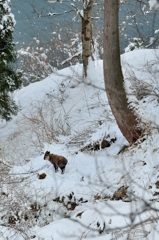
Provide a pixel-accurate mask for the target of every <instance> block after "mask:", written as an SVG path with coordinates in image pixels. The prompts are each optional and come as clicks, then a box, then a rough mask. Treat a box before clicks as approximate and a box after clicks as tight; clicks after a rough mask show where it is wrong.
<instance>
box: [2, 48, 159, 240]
mask: <svg viewBox="0 0 159 240" xmlns="http://www.w3.org/2000/svg"><path fill="white" fill-rule="evenodd" d="M158 59H159V50H157V49H156V50H145V49H140V50H135V51H131V52H128V53H125V54H123V55H122V56H121V62H122V69H123V74H124V78H125V89H126V92H127V94H128V95H127V97H128V101H129V103H130V106H131V107H133V109H134V111H135V112H136V114H137V116H138V117H139V118H140V119H141V123H140V124H143V125H144V126H146V129H147V132H146V133H145V134H144V133H143V140H141V141H139V142H138V143H136V144H134V145H132V146H129V144H128V142H127V141H126V139H125V138H124V137H123V135H122V134H121V132H120V130H119V128H118V126H117V124H116V121H115V119H114V116H113V115H112V113H111V110H110V107H109V104H108V100H107V97H106V93H105V90H104V80H103V62H102V61H101V60H99V61H95V62H92V61H91V60H89V66H88V76H87V79H83V78H82V66H81V65H80V64H77V65H75V66H71V67H69V68H66V69H63V70H60V71H57V72H54V73H53V74H51V75H50V76H48V77H47V78H46V79H44V80H42V81H40V82H36V83H33V84H30V85H29V86H27V87H23V88H22V89H20V90H18V91H16V92H15V94H14V99H15V100H16V103H17V104H18V106H19V107H20V111H19V113H18V115H17V116H15V117H13V119H12V121H10V122H7V123H5V122H4V121H2V122H0V134H1V139H0V146H1V151H0V156H1V161H3V162H4V163H5V164H7V165H9V166H10V171H9V174H10V176H15V177H16V179H19V180H21V182H20V183H19V185H18V193H21V194H20V195H21V196H20V195H18V196H19V199H20V200H19V201H22V200H21V198H22V197H23V198H24V199H25V200H23V201H22V202H23V204H22V205H24V206H21V211H19V214H20V216H21V217H22V216H23V215H24V213H26V212H27V214H28V220H26V221H25V225H26V224H30V225H29V230H30V231H31V236H34V239H35V240H39V239H42V240H52V239H55V240H64V239H70V240H76V239H89V240H93V239H99V240H113V239H114V240H115V239H118V240H124V239H125V240H126V239H128V237H129V239H140V240H141V239H148V240H157V239H158V237H159V235H158V230H159V225H158V210H159V204H158V195H157V194H155V193H156V192H158V189H157V187H156V186H157V185H156V183H157V181H158V170H159V164H158V162H159V133H158V125H159V116H158V112H159V103H158V99H159V92H158V91H159V80H158V79H159V69H158ZM142 87H144V89H146V90H147V91H148V93H149V94H148V93H147V92H146V91H144V93H145V94H144V93H142ZM137 89H140V91H139V92H138V91H137ZM103 139H106V140H107V141H109V142H111V144H110V146H109V147H106V148H103V147H102V142H103ZM97 143H98V150H92V149H91V147H92V146H95V144H97ZM125 145H126V146H127V147H128V148H126V150H125V151H124V152H123V153H120V154H119V151H120V150H121V148H122V147H123V146H125ZM47 150H48V151H50V152H51V153H54V154H59V155H62V156H65V157H66V158H67V159H68V164H67V165H66V170H65V173H64V174H61V171H58V172H57V173H55V171H54V168H53V165H51V164H50V163H49V162H48V161H44V160H43V156H44V152H45V151H47ZM43 173H45V174H46V177H45V178H44V179H39V177H38V176H39V175H40V174H43ZM122 186H128V190H127V195H128V196H127V198H125V199H123V200H113V198H112V197H113V194H114V193H115V191H117V190H118V189H119V187H122ZM14 189H16V187H15V188H14V185H11V186H10V187H8V185H7V184H4V190H5V192H6V194H8V199H10V198H11V199H12V201H13V200H14V199H15V197H14V198H13V197H12V196H16V194H17V191H16V193H14V194H13V191H14ZM35 203H36V204H35ZM33 206H35V207H37V209H36V211H33ZM33 214H34V216H35V214H36V215H37V216H38V217H37V218H36V219H35V217H33ZM1 221H2V220H1ZM1 228H2V230H0V231H4V227H1ZM12 231H13V230H12ZM5 234H6V235H7V232H6V231H4V235H5ZM13 239H14V238H13ZM15 239H18V240H21V239H23V237H22V236H21V235H18V237H17V235H16V238H15Z"/></svg>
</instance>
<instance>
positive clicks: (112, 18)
mask: <svg viewBox="0 0 159 240" xmlns="http://www.w3.org/2000/svg"><path fill="white" fill-rule="evenodd" d="M118 7H119V2H118V0H105V2H104V8H105V10H104V56H103V59H104V61H103V62H104V81H105V88H106V93H107V97H108V101H109V105H110V107H111V110H112V112H113V115H114V117H115V119H116V122H117V124H118V126H119V128H120V130H121V132H122V133H123V135H124V137H125V138H126V139H127V140H128V142H129V143H130V144H132V143H134V142H135V141H136V140H137V139H138V138H139V137H140V135H141V131H140V130H139V128H138V126H137V125H138V121H137V118H136V116H135V115H134V112H133V110H132V109H130V108H129V106H128V101H127V97H126V92H125V89H124V78H123V74H122V70H121V63H120V48H119V30H118Z"/></svg>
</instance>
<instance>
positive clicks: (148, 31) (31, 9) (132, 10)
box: [11, 0, 159, 49]
mask: <svg viewBox="0 0 159 240" xmlns="http://www.w3.org/2000/svg"><path fill="white" fill-rule="evenodd" d="M11 2H12V13H13V14H14V15H15V20H16V22H17V23H16V27H15V32H14V41H15V42H19V43H20V44H22V43H23V42H25V43H26V44H28V43H29V42H30V41H31V40H32V39H33V37H37V38H39V37H40V38H41V39H43V41H45V40H47V39H49V37H50V34H49V33H50V29H51V31H52V32H53V31H54V29H55V27H56V26H57V24H59V28H63V29H64V30H63V31H65V28H64V26H65V24H66V25H67V26H69V25H70V26H71V24H72V22H73V27H74V28H75V29H77V28H79V31H80V24H81V22H80V18H79V17H76V18H75V20H74V21H73V20H72V19H73V17H75V14H74V13H70V14H62V15H60V16H56V17H55V16H54V17H45V15H46V14H47V13H48V12H54V13H62V12H64V11H69V10H70V9H72V10H73V8H71V2H73V1H69V0H67V1H66V0H65V1H63V3H60V2H57V3H49V2H47V1H46V0H11ZM77 2H78V1H77ZM77 2H74V4H75V5H76V4H77ZM82 2H83V1H82V0H81V9H82ZM144 2H145V3H146V5H145V7H147V10H148V9H149V8H148V0H145V1H144ZM78 4H79V6H80V3H78ZM94 11H96V10H94ZM36 12H37V13H38V14H41V15H43V17H38V14H37V13H36ZM95 14H96V13H95ZM158 15H159V14H158V12H157V13H154V12H152V13H150V14H148V15H146V14H145V10H144V5H143V4H142V5H141V3H139V1H138V2H137V1H136V0H129V2H128V3H127V4H122V5H120V10H119V23H120V24H121V23H123V22H124V25H123V26H122V27H121V29H124V30H123V31H124V32H123V34H122V35H121V38H120V43H121V49H124V48H125V47H126V46H127V44H128V43H129V41H130V39H131V37H138V36H139V35H141V36H140V37H141V38H142V37H143V38H144V37H147V41H149V37H150V36H151V35H152V32H153V31H154V30H155V29H158V28H159V17H158ZM130 16H132V17H130ZM133 16H135V17H134V19H133ZM100 17H101V18H102V19H103V12H102V13H101V14H100ZM153 21H154V24H152V22H153ZM97 25H98V26H100V27H101V33H102V32H103V20H100V21H99V22H97Z"/></svg>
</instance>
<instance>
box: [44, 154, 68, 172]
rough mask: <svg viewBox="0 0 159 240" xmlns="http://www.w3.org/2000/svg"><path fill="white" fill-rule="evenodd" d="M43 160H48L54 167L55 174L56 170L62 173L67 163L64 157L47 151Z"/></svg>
mask: <svg viewBox="0 0 159 240" xmlns="http://www.w3.org/2000/svg"><path fill="white" fill-rule="evenodd" d="M44 160H48V161H50V162H51V163H52V164H53V165H54V168H55V172H57V171H58V168H60V169H61V173H62V174H63V173H64V171H65V167H66V164H67V162H68V161H67V159H66V158H65V157H63V156H59V155H56V154H52V153H50V152H49V151H46V152H45V154H44Z"/></svg>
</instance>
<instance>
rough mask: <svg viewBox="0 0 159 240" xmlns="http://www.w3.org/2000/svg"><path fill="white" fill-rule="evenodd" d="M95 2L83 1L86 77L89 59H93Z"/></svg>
mask: <svg viewBox="0 0 159 240" xmlns="http://www.w3.org/2000/svg"><path fill="white" fill-rule="evenodd" d="M93 2H94V0H90V1H87V0H83V5H84V7H83V16H81V17H82V60H83V69H84V77H86V76H87V66H88V58H89V57H92V20H91V17H92V8H93Z"/></svg>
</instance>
